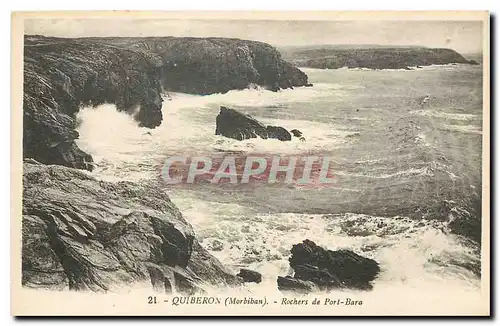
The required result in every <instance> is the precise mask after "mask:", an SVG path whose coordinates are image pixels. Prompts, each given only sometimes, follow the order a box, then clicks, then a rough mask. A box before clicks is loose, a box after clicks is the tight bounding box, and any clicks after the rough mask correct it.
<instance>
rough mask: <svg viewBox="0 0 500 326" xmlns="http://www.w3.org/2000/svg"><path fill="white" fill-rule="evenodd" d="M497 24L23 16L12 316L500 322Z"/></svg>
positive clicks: (422, 17) (17, 66)
mask: <svg viewBox="0 0 500 326" xmlns="http://www.w3.org/2000/svg"><path fill="white" fill-rule="evenodd" d="M489 19H490V18H489V14H488V12H486V11H448V12H447V11H442V12H397V11H395V12H328V11H325V12H295V13H293V12H233V13H231V12H225V13H222V12H221V13H217V12H190V13H188V12H170V13H169V12H140V11H138V12H133V11H132V12H119V11H118V12H90V11H89V12H56V11H55V12H43V13H42V12H15V13H13V14H12V76H11V78H12V85H11V87H12V108H11V112H12V113H11V114H12V125H11V128H12V132H11V133H12V140H11V144H12V145H11V146H12V158H11V175H12V186H11V187H12V193H13V194H17V197H16V198H15V199H13V200H12V213H11V214H12V216H11V229H12V231H11V232H12V248H11V250H12V258H11V259H12V264H11V275H12V279H11V283H12V286H11V296H12V301H13V303H12V310H11V313H12V314H13V315H16V316H22V315H54V316H56V315H103V314H105V315H114V316H122V315H140V316H209V315H216V316H236V315H240V316H243V315H267V316H295V315H308V316H316V315H317V316H401V315H406V316H410V315H415V316H458V315H464V316H489V315H490V247H489V246H490V230H489V226H490V194H489V192H490V190H489V189H490V184H489V180H490V166H489V160H490V154H489V149H490V130H489V126H490V120H489V119H490V116H489V115H490V108H489V105H490V103H489V87H490V85H489V78H490V76H489V51H490V50H489V37H490V35H489V31H490V26H489V24H490V22H489Z"/></svg>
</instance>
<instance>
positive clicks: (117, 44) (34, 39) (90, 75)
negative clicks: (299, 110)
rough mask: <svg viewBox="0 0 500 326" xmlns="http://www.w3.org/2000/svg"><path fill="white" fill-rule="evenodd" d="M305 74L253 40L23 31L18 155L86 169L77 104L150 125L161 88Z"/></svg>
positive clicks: (279, 81) (234, 84)
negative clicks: (107, 107)
mask: <svg viewBox="0 0 500 326" xmlns="http://www.w3.org/2000/svg"><path fill="white" fill-rule="evenodd" d="M307 79H308V78H307V75H306V74H305V73H304V72H302V71H300V70H299V69H297V68H296V67H295V66H293V65H291V64H290V63H287V62H285V61H283V60H282V59H281V55H280V53H279V52H278V51H277V50H276V49H275V48H274V47H272V46H271V45H269V44H266V43H262V42H256V41H247V40H239V39H227V38H191V37H189V38H175V37H147V38H140V37H136V38H130V37H123V38H120V37H102V38H78V39H71V38H54V37H43V36H39V35H26V36H25V39H24V85H23V90H24V92H23V114H24V116H23V123H24V125H23V157H24V158H33V159H36V160H37V161H39V162H41V163H44V164H58V165H64V166H68V167H74V168H78V169H86V170H92V169H93V167H94V165H93V163H92V157H91V156H90V155H89V154H87V153H85V152H84V151H82V150H81V149H80V148H79V147H78V146H77V144H76V142H75V140H76V139H78V137H79V135H78V132H76V131H75V128H76V125H77V123H76V121H75V116H76V114H77V112H78V111H79V110H80V109H81V108H82V107H96V106H98V105H101V104H105V103H110V104H114V105H115V106H116V109H117V110H118V111H124V112H127V113H130V114H133V116H134V118H135V119H136V120H137V122H138V124H139V125H140V126H142V127H147V128H155V127H157V126H159V125H160V124H161V122H162V119H163V116H162V103H163V99H162V93H163V92H164V91H174V92H183V93H191V94H213V93H225V92H228V91H229V90H232V89H245V88H247V87H249V85H252V84H253V85H260V86H262V87H263V88H265V89H270V90H273V91H278V90H280V89H283V88H293V87H294V86H304V85H306V84H308V80H307ZM279 137H282V136H279Z"/></svg>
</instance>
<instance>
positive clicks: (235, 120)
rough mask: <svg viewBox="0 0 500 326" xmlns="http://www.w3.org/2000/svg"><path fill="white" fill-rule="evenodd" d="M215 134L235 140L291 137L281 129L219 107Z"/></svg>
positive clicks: (285, 139)
mask: <svg viewBox="0 0 500 326" xmlns="http://www.w3.org/2000/svg"><path fill="white" fill-rule="evenodd" d="M215 123H216V128H215V134H216V135H222V136H224V137H228V138H233V139H236V140H244V139H251V138H257V137H260V138H263V139H268V138H274V139H279V140H281V141H288V140H291V139H292V135H291V134H290V133H289V132H288V131H287V130H286V129H285V128H283V127H278V126H267V127H266V126H265V125H264V124H262V123H261V122H259V121H257V120H255V119H254V118H252V117H251V116H250V115H248V114H244V113H241V112H239V111H236V110H234V109H230V108H227V107H225V106H221V107H220V112H219V114H218V115H217V118H216V121H215Z"/></svg>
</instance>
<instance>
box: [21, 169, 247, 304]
mask: <svg viewBox="0 0 500 326" xmlns="http://www.w3.org/2000/svg"><path fill="white" fill-rule="evenodd" d="M30 162H31V163H28V162H25V163H24V164H23V168H24V175H23V212H22V214H23V215H22V284H23V286H25V287H31V288H47V289H71V290H91V291H99V292H100V291H107V290H113V289H115V288H118V287H121V286H124V285H133V284H134V283H137V282H141V283H142V282H149V283H150V284H151V287H152V288H153V289H156V290H159V291H162V292H163V291H165V292H167V293H170V292H172V291H173V290H174V289H175V290H176V291H178V292H181V293H186V294H194V293H201V292H203V291H204V288H205V287H207V286H212V285H213V286H227V285H237V284H240V281H239V280H238V278H237V277H236V276H234V275H232V274H230V273H229V272H228V271H227V270H226V269H225V268H224V267H223V266H222V265H221V263H220V262H219V261H218V260H217V259H216V258H214V257H213V256H211V255H210V254H209V253H208V252H207V251H206V250H205V249H203V248H202V247H201V246H200V244H199V243H198V241H197V240H196V238H195V235H194V232H193V229H192V227H191V225H190V224H189V223H188V222H187V221H186V220H185V219H184V218H183V217H182V215H181V213H180V211H179V210H178V209H177V207H176V206H175V205H174V204H173V203H172V202H171V201H170V199H169V198H168V196H167V195H166V194H165V192H164V191H163V189H162V188H161V187H159V186H158V185H154V184H134V183H131V182H118V183H109V182H104V181H98V180H96V179H94V178H92V177H90V176H89V175H87V174H86V173H84V172H82V171H79V170H76V169H71V168H66V167H62V166H47V165H43V164H37V163H33V161H32V160H30Z"/></svg>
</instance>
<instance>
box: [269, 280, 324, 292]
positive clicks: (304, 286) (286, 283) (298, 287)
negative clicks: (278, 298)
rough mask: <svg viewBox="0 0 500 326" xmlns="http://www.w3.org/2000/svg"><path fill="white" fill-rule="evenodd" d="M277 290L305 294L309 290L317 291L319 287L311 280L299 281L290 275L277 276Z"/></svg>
mask: <svg viewBox="0 0 500 326" xmlns="http://www.w3.org/2000/svg"><path fill="white" fill-rule="evenodd" d="M278 290H280V291H282V292H294V293H302V294H307V293H311V292H318V291H319V288H318V287H317V286H316V284H314V283H313V282H311V281H301V280H299V279H296V278H293V277H290V276H287V277H281V276H278Z"/></svg>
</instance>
